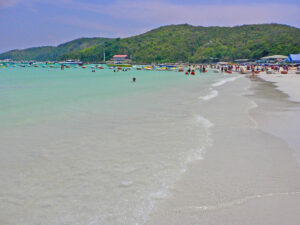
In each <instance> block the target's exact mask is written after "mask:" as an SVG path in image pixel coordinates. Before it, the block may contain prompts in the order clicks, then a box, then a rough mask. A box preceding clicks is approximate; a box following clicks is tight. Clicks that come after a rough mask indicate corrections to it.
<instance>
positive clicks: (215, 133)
mask: <svg viewBox="0 0 300 225" xmlns="http://www.w3.org/2000/svg"><path fill="white" fill-rule="evenodd" d="M247 82H248V85H251V86H255V84H256V83H257V82H260V83H262V82H261V81H257V82H256V81H254V82H253V83H250V82H251V81H249V80H247V79H244V78H243V79H238V80H237V81H235V82H230V83H227V84H226V85H223V86H220V87H218V88H217V90H218V91H219V96H218V97H216V98H214V99H213V100H211V101H208V102H207V103H206V104H205V105H203V109H202V112H201V113H202V114H203V115H204V116H205V117H206V118H208V119H209V120H210V121H211V122H212V123H214V124H215V126H214V127H213V128H212V129H211V130H212V131H211V132H212V140H213V145H212V147H211V148H209V149H208V150H207V151H206V153H205V155H204V160H202V161H199V163H194V164H192V165H191V166H190V168H189V170H188V171H187V172H186V174H185V176H184V177H183V178H182V179H181V181H179V182H178V184H177V185H176V186H175V187H174V188H173V189H172V193H171V196H170V197H169V198H168V199H166V200H161V202H160V204H158V205H157V207H156V208H155V210H154V212H153V213H152V216H151V218H150V220H149V221H148V223H147V225H152V224H165V225H166V224H170V225H171V224H172V225H174V224H176V225H177V224H178V225H179V224H180V225H194V224H201V225H220V224H230V225H241V224H243V225H253V224H264V225H283V224H289V225H298V224H300V213H299V208H300V179H299V178H300V170H299V165H298V164H297V162H296V159H295V157H294V156H293V154H292V150H291V149H290V148H289V146H288V143H287V142H286V141H285V140H283V139H281V138H278V137H276V136H274V135H272V134H270V133H268V132H265V131H264V130H262V129H261V128H260V123H259V122H260V121H257V118H256V116H257V115H256V114H258V113H260V114H259V115H258V116H259V117H260V118H261V120H262V121H263V120H264V119H265V118H267V117H268V116H269V112H268V111H266V110H265V109H264V108H262V109H260V107H259V105H257V104H256V103H255V102H254V101H252V100H251V99H252V98H253V97H255V98H258V99H263V101H264V102H263V104H264V105H266V106H267V107H269V108H270V109H272V110H273V111H278V112H279V113H280V112H281V111H280V110H281V106H283V107H285V105H284V103H285V102H288V101H287V100H286V96H285V95H283V94H282V93H280V92H279V91H276V90H275V89H274V87H273V86H272V85H270V84H268V83H265V84H263V85H266V86H259V85H258V86H259V87H258V88H257V90H255V91H254V92H253V93H250V92H252V90H248V91H247ZM272 90H273V91H274V90H275V91H276V93H275V94H274V92H273V93H271V94H270V92H272ZM268 94H270V95H269V96H268ZM245 95H249V96H251V97H250V98H248V97H246V96H245ZM265 96H266V97H265ZM255 98H254V100H256V99H255ZM259 103H261V102H259ZM257 106H258V109H259V111H258V112H256V113H253V114H254V116H253V115H252V114H249V113H248V112H249V111H257V110H258V109H256V107H257ZM224 118H226V119H224ZM268 121H269V122H270V123H274V122H275V123H276V121H277V120H275V121H274V120H268Z"/></svg>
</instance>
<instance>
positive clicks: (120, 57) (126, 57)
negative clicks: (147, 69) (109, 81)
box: [112, 55, 129, 62]
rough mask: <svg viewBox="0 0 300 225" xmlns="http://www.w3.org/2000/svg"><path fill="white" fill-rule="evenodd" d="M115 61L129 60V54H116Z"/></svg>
mask: <svg viewBox="0 0 300 225" xmlns="http://www.w3.org/2000/svg"><path fill="white" fill-rule="evenodd" d="M112 60H113V61H119V62H123V61H128V60H129V57H128V55H114V56H113V58H112Z"/></svg>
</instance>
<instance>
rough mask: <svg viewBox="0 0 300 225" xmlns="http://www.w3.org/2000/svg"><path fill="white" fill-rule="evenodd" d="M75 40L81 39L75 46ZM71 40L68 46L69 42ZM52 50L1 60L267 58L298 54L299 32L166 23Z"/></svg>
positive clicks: (29, 51)
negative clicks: (121, 56)
mask: <svg viewBox="0 0 300 225" xmlns="http://www.w3.org/2000/svg"><path fill="white" fill-rule="evenodd" d="M80 40H85V41H84V42H82V43H80V44H79V43H78V42H79V41H80ZM73 42H74V43H73ZM73 42H68V43H66V44H63V45H60V46H58V47H41V48H31V49H26V50H21V51H19V50H17V51H11V52H8V53H4V54H2V55H0V59H1V58H2V59H3V58H12V59H15V60H20V59H34V60H46V59H47V60H48V59H51V60H56V59H60V60H66V59H80V60H82V61H88V62H97V61H102V60H103V51H104V47H105V52H106V56H107V59H109V58H111V57H112V56H113V55H114V54H128V55H129V56H130V57H131V59H132V60H133V61H135V62H137V63H142V62H143V63H152V62H178V61H183V62H208V61H217V60H218V61H223V60H226V61H227V60H233V59H241V58H247V59H258V58H260V57H263V56H267V55H274V54H281V55H288V54H290V53H300V29H298V28H295V27H291V26H287V25H280V24H259V25H243V26H235V27H201V26H191V25H187V24H183V25H170V26H164V27H160V28H158V29H154V30H151V31H149V32H147V33H144V34H141V35H137V36H133V37H129V38H121V39H120V38H116V39H100V40H98V39H96V38H95V39H78V40H75V41H73Z"/></svg>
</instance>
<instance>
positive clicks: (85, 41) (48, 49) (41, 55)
mask: <svg viewBox="0 0 300 225" xmlns="http://www.w3.org/2000/svg"><path fill="white" fill-rule="evenodd" d="M108 40H110V39H109V38H79V39H76V40H73V41H70V42H67V43H64V44H61V45H58V46H57V47H53V46H45V47H35V48H28V49H24V50H12V51H8V52H5V53H3V54H1V55H0V59H13V60H37V61H45V60H57V59H58V58H59V57H60V56H62V55H63V54H66V53H69V52H73V51H78V50H82V49H85V48H89V47H91V46H95V45H100V44H102V43H103V42H105V41H108Z"/></svg>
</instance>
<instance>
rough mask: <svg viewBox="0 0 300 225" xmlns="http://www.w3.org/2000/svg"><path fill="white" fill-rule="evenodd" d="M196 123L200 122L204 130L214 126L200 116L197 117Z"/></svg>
mask: <svg viewBox="0 0 300 225" xmlns="http://www.w3.org/2000/svg"><path fill="white" fill-rule="evenodd" d="M197 121H198V122H200V123H201V124H202V125H203V126H204V127H206V128H211V127H213V126H214V124H213V123H212V122H211V121H209V120H208V119H206V118H205V117H203V116H200V115H199V116H197Z"/></svg>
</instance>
